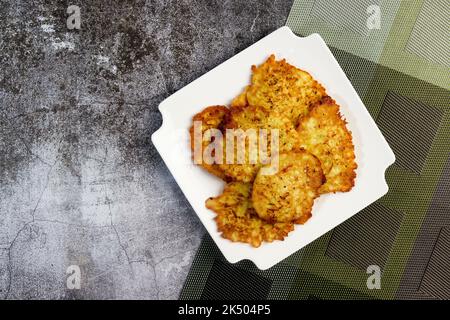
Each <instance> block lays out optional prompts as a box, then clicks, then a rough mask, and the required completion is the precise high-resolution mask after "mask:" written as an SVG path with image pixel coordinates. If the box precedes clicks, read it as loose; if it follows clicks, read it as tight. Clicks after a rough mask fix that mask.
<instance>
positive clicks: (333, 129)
mask: <svg viewBox="0 0 450 320" xmlns="http://www.w3.org/2000/svg"><path fill="white" fill-rule="evenodd" d="M297 131H298V133H299V135H300V146H301V147H303V148H304V149H306V150H308V151H309V152H311V153H312V154H314V155H315V156H316V157H317V158H319V160H320V162H321V164H322V169H323V172H324V174H325V177H326V179H327V182H326V183H325V184H324V185H323V186H322V187H321V188H320V189H319V192H320V193H328V192H336V191H342V192H346V191H349V190H351V189H352V187H353V185H354V180H355V177H356V173H355V170H356V167H357V165H356V162H355V151H354V146H353V142H352V135H351V133H350V131H349V130H348V129H347V127H346V122H345V120H343V119H342V117H341V115H340V113H339V106H338V105H337V104H336V103H335V102H334V100H333V99H332V98H330V97H325V98H323V99H322V101H321V102H319V103H317V104H316V105H314V106H313V108H312V110H311V112H310V113H309V114H308V115H307V116H306V117H305V118H303V119H302V120H301V121H300V124H299V126H298V128H297Z"/></svg>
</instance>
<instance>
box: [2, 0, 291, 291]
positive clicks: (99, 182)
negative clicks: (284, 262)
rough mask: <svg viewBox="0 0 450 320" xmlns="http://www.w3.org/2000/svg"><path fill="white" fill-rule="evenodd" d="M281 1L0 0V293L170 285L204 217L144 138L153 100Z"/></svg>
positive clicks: (256, 30)
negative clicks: (74, 27) (69, 282)
mask: <svg viewBox="0 0 450 320" xmlns="http://www.w3.org/2000/svg"><path fill="white" fill-rule="evenodd" d="M69 4H77V5H79V6H80V8H81V30H79V31H70V30H68V29H67V28H66V17H67V14H66V8H67V6H68V5H69ZM291 4H292V1H244V0H242V1H206V0H205V1H163V0H160V1H121V0H116V1H101V0H98V1H50V0H48V1H0V298H16V299H43V298H44V299H45V298H56V299H58V298H66V299H71V298H84V299H88V298H96V299H115V298H117V299H118V298H137V299H141V298H144V299H145V298H150V299H156V298H159V299H170V298H177V297H178V294H179V291H180V289H181V287H182V285H183V282H184V279H185V277H186V274H187V272H188V270H189V267H190V264H191V261H192V259H193V255H194V254H195V252H196V249H197V247H198V245H199V243H200V241H201V237H202V235H203V233H204V229H203V227H202V226H201V223H200V222H199V220H198V219H197V218H196V216H195V213H194V212H193V211H192V209H191V207H190V206H189V204H188V202H187V201H186V200H185V198H184V197H183V195H182V193H181V191H180V190H179V188H178V187H177V185H176V184H175V182H174V180H173V178H172V177H171V175H170V174H169V172H168V170H167V169H166V167H165V165H164V164H163V163H162V161H161V158H160V157H159V155H158V154H157V153H156V151H155V149H154V147H153V146H152V144H151V141H150V136H151V134H152V133H153V132H154V131H155V130H156V129H157V128H158V127H159V126H160V124H161V117H160V115H159V113H158V111H157V106H158V104H159V102H161V101H162V100H163V99H164V98H166V97H167V96H169V95H170V94H172V93H173V92H175V91H176V90H178V89H180V88H181V87H183V86H184V85H186V84H187V83H189V82H190V81H192V80H194V79H196V78H197V77H198V76H200V75H202V74H203V73H205V72H206V71H208V70H210V69H212V68H213V67H214V66H216V65H218V64H220V63H221V62H222V61H224V60H226V59H228V58H230V57H231V56H233V55H234V54H235V53H237V52H239V51H241V50H242V49H244V48H246V47H247V46H249V45H250V44H252V43H253V42H255V41H256V40H258V39H260V38H261V37H263V36H265V35H267V34H268V33H270V32H271V31H273V30H275V29H276V28H278V27H280V26H282V25H283V24H284V22H285V19H286V17H287V14H288V12H289V9H290V7H291ZM69 265H79V266H80V268H81V272H82V287H81V289H80V290H68V289H66V268H67V267H68V266H69Z"/></svg>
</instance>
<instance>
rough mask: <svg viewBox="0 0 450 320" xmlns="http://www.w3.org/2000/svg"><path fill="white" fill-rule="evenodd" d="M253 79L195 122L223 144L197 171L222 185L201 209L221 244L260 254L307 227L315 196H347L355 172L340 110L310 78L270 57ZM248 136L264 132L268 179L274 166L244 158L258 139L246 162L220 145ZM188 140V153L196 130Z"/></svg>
mask: <svg viewBox="0 0 450 320" xmlns="http://www.w3.org/2000/svg"><path fill="white" fill-rule="evenodd" d="M252 72H253V73H252V78H251V84H250V85H249V86H247V87H246V88H245V89H244V91H243V92H242V93H241V94H240V95H239V96H237V97H236V98H235V99H234V100H233V101H232V103H231V106H230V108H228V107H226V106H212V107H207V108H206V109H204V110H203V111H202V112H200V113H198V114H197V115H195V116H194V118H193V121H201V122H202V125H201V132H202V134H203V133H207V132H208V131H207V130H208V129H218V130H220V132H221V133H222V135H223V137H224V138H223V140H222V142H221V148H222V149H221V150H223V153H222V155H223V157H221V158H220V159H221V161H219V163H211V162H209V163H210V164H208V163H205V162H203V163H202V164H201V166H202V167H204V168H205V169H206V170H207V171H208V172H210V173H212V174H214V175H216V176H218V177H219V178H221V179H223V180H224V181H226V182H227V183H228V184H227V185H226V186H225V189H224V191H223V194H221V195H219V196H218V197H215V198H210V199H208V200H207V201H206V207H207V208H209V209H211V210H213V211H214V212H216V214H217V216H216V222H217V225H218V229H219V231H220V232H221V233H222V236H223V237H224V238H227V239H230V240H231V241H238V242H245V243H249V244H251V245H252V246H254V247H259V246H260V245H261V243H262V242H263V241H266V242H272V241H273V240H283V239H284V237H286V236H287V234H288V233H289V232H290V231H292V230H293V229H294V224H303V223H305V222H306V221H307V220H308V219H309V218H310V217H311V211H312V207H313V204H314V199H315V198H317V197H318V196H319V195H320V194H324V193H329V192H338V191H341V192H347V191H349V190H351V188H352V187H353V185H354V179H355V177H356V174H355V169H356V167H357V165H356V162H355V154H354V146H353V143H352V136H351V133H350V131H348V129H347V128H346V122H345V120H343V119H342V117H341V115H340V113H339V106H338V105H337V104H336V103H335V102H334V100H333V99H332V98H331V97H329V96H328V95H327V94H326V92H325V89H324V88H323V87H322V86H321V85H320V84H319V83H318V82H317V81H315V80H314V79H313V78H312V77H311V75H310V74H309V73H307V72H305V71H303V70H300V69H298V68H296V67H294V66H292V65H290V64H288V63H287V62H286V61H285V60H284V59H283V60H281V61H276V60H275V56H274V55H271V56H270V57H269V59H267V61H266V62H265V63H263V64H262V65H260V66H259V67H256V66H252ZM227 129H233V131H230V130H227ZM239 129H240V130H239ZM249 129H254V130H255V131H256V132H257V133H258V132H259V131H258V130H260V129H265V130H266V132H267V133H268V136H267V137H265V138H267V141H268V143H267V150H265V151H267V152H268V154H269V155H270V157H272V158H271V160H272V161H276V163H277V164H278V165H277V167H276V170H274V171H273V172H272V173H271V174H268V173H267V172H268V170H273V168H272V166H273V163H268V162H263V161H261V159H263V157H262V154H260V152H262V151H261V150H260V149H259V148H257V152H258V154H257V156H256V159H257V161H254V158H251V159H250V157H249V154H250V152H249V151H250V150H251V148H250V143H256V144H257V145H258V146H260V145H259V139H262V136H260V135H258V136H257V140H256V141H253V142H250V139H246V140H245V144H244V145H245V149H246V151H245V158H244V161H242V159H241V161H240V162H239V161H237V150H236V146H230V148H227V146H226V141H229V140H227V135H230V134H233V135H234V136H233V137H230V138H232V139H234V138H236V137H237V140H239V135H240V134H244V137H243V138H244V139H245V138H248V136H245V133H246V131H247V130H249ZM271 129H277V132H278V138H279V144H278V145H276V146H275V145H274V146H272V145H271V136H270V134H271ZM236 132H237V133H236ZM190 133H191V147H192V150H194V127H192V128H191V130H190ZM201 139H202V140H201V141H196V142H197V143H199V144H201V145H202V146H203V148H206V147H207V146H208V145H209V144H210V143H211V142H213V140H214V138H213V137H209V136H205V135H203V138H201ZM227 153H228V154H227ZM230 153H231V154H230ZM211 156H214V155H211ZM227 159H228V160H230V159H231V160H233V161H228V163H227ZM230 162H233V163H230Z"/></svg>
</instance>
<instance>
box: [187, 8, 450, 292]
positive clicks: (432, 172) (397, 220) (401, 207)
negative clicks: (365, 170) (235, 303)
mask: <svg viewBox="0 0 450 320" xmlns="http://www.w3.org/2000/svg"><path fill="white" fill-rule="evenodd" d="M370 6H372V7H370ZM373 6H376V7H373ZM369 7H370V8H369ZM368 8H369V9H368ZM377 8H379V12H380V15H379V17H380V18H381V23H380V27H381V28H380V29H369V28H368V26H367V19H368V18H369V19H373V17H375V16H374V12H375V14H376V12H377ZM374 10H375V11H374ZM449 16H450V6H448V3H447V2H446V1H445V0H438V1H436V0H424V1H420V0H419V1H409V0H405V1H400V0H351V1H337V0H296V1H294V4H293V7H292V9H291V12H290V14H289V17H288V19H287V25H288V26H289V27H290V28H291V29H292V30H293V31H294V32H295V33H296V34H298V35H300V36H305V35H309V34H311V33H319V34H320V35H321V36H322V37H323V38H324V39H325V41H326V42H327V44H328V45H329V47H330V48H331V50H332V52H333V54H334V55H335V57H336V59H337V60H338V61H339V63H340V65H341V67H342V68H343V69H344V71H345V73H346V74H347V76H348V77H349V79H350V80H351V82H352V84H353V86H354V87H355V89H356V90H357V91H358V94H359V95H360V97H361V98H362V99H363V101H364V104H365V105H366V107H367V109H368V110H369V112H370V113H371V115H372V116H373V118H374V119H375V120H376V122H377V124H378V126H379V127H380V129H381V131H382V132H383V134H384V135H385V137H386V139H387V141H388V142H389V144H390V145H391V147H392V148H393V150H394V153H395V154H396V157H397V161H396V163H395V164H394V165H393V166H391V167H390V168H389V169H388V170H387V172H386V178H387V181H388V184H389V188H390V190H389V193H388V194H387V195H386V196H384V197H383V198H382V199H380V200H379V201H377V202H376V203H374V204H372V205H370V206H369V207H367V208H366V209H364V210H362V211H361V212H360V213H358V214H357V215H355V216H354V217H353V218H351V219H349V220H348V221H346V222H345V223H343V224H341V225H340V226H338V227H336V228H335V229H334V230H332V231H330V232H329V233H327V234H326V235H324V236H322V237H321V238H319V239H317V240H316V241H314V242H313V243H311V244H310V245H308V246H307V247H305V248H304V249H302V250H300V251H299V252H297V253H295V254H293V255H292V256H290V257H289V258H287V259H285V260H284V261H282V262H280V263H279V264H277V265H276V266H274V267H272V268H271V269H269V270H266V271H260V270H258V269H257V268H256V267H255V266H254V265H253V264H252V263H251V262H248V261H242V262H239V263H237V264H234V265H233V264H230V263H228V262H226V260H225V259H224V257H223V256H222V255H221V253H220V252H219V250H218V249H217V247H216V245H215V244H214V243H213V241H212V240H211V239H210V237H209V236H208V235H207V236H205V239H204V240H203V242H202V244H201V246H200V249H199V251H198V253H197V255H196V258H195V260H194V262H193V264H192V267H191V270H190V272H189V275H188V277H187V280H186V283H185V285H184V288H183V290H182V292H181V295H180V298H181V299H221V298H222V299H227V298H229V299H232V298H240V299H366V298H379V299H394V298H399V299H405V298H408V299H411V298H417V299H429V298H441V299H442V298H447V299H449V298H450V259H449V257H450V249H449V248H450V107H449V105H450V91H449V90H448V89H449V88H450V78H449V71H450V70H449V67H450V62H449V57H450V52H449V46H448V44H447V41H448V39H450V34H449V32H450V26H449V22H448V17H449ZM370 265H377V266H379V267H380V269H381V272H382V277H381V288H380V289H368V287H367V278H368V276H369V274H367V267H368V266H370Z"/></svg>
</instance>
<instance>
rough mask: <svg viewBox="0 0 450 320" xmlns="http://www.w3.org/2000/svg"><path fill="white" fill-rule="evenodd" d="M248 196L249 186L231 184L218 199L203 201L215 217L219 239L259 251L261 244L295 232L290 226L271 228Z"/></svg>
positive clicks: (278, 225)
mask: <svg viewBox="0 0 450 320" xmlns="http://www.w3.org/2000/svg"><path fill="white" fill-rule="evenodd" d="M251 194H252V185H251V184H250V183H242V182H232V183H229V184H227V185H226V186H225V189H224V191H223V193H222V194H221V195H219V196H217V197H215V198H209V199H208V200H207V201H206V207H207V208H208V209H210V210H213V211H214V212H215V213H216V214H217V216H216V218H215V220H216V222H217V226H218V229H219V231H220V232H221V233H222V237H224V238H225V239H229V240H231V241H233V242H245V243H249V244H251V245H252V246H253V247H259V246H260V245H261V243H262V242H263V241H267V242H272V241H274V240H283V239H284V238H285V237H286V236H287V234H288V233H289V232H290V231H292V230H294V225H293V224H292V223H274V224H271V223H268V222H266V221H264V220H262V219H261V218H259V217H258V215H257V214H256V212H255V210H254V209H253V205H252V201H251Z"/></svg>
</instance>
